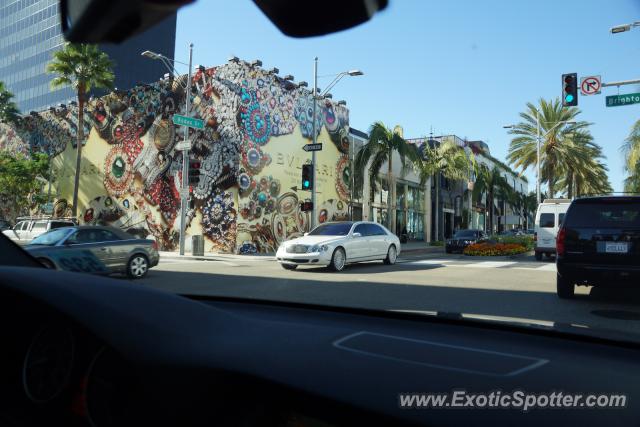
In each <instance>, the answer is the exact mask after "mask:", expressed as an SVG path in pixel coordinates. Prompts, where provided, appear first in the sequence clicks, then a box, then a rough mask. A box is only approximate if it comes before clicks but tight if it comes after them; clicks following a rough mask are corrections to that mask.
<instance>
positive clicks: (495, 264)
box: [462, 261, 517, 268]
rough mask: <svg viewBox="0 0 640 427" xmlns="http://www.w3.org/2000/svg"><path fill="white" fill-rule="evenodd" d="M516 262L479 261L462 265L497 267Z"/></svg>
mask: <svg viewBox="0 0 640 427" xmlns="http://www.w3.org/2000/svg"><path fill="white" fill-rule="evenodd" d="M514 264H517V262H516V261H480V262H476V263H473V264H464V265H462V267H472V268H497V267H506V266H508V265H514Z"/></svg>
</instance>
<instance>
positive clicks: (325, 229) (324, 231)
mask: <svg viewBox="0 0 640 427" xmlns="http://www.w3.org/2000/svg"><path fill="white" fill-rule="evenodd" d="M351 226H352V224H351V223H344V224H324V225H320V226H318V227H316V228H314V229H313V230H311V232H310V233H309V236H346V235H347V234H349V230H351Z"/></svg>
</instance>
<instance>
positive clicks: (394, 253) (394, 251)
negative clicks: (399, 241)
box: [384, 245, 398, 265]
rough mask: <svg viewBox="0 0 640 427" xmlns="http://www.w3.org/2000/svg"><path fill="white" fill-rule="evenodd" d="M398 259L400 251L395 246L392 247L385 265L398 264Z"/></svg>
mask: <svg viewBox="0 0 640 427" xmlns="http://www.w3.org/2000/svg"><path fill="white" fill-rule="evenodd" d="M396 259H398V250H397V249H396V247H395V246H394V245H391V246H389V250H388V251H387V257H386V258H385V259H384V263H385V264H389V265H393V264H395V263H396Z"/></svg>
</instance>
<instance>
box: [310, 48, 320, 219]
mask: <svg viewBox="0 0 640 427" xmlns="http://www.w3.org/2000/svg"><path fill="white" fill-rule="evenodd" d="M317 104H318V57H317V56H316V57H315V59H314V61H313V125H312V127H313V135H312V139H313V143H314V144H316V143H317V139H318V138H317V135H316V132H317V130H316V114H317V111H316V110H317ZM316 165H317V164H316V152H315V151H312V152H311V166H312V167H311V173H312V174H313V186H312V187H311V204H312V205H313V209H312V210H311V229H313V228H314V227H315V226H316V221H318V206H317V205H316V202H317V198H316V188H317V186H318V181H317V180H316V177H317V176H318V175H317V173H316Z"/></svg>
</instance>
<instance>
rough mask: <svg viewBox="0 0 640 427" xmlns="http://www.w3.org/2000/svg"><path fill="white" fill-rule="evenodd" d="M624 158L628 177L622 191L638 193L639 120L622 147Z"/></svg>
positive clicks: (639, 166) (639, 182) (639, 187)
mask: <svg viewBox="0 0 640 427" xmlns="http://www.w3.org/2000/svg"><path fill="white" fill-rule="evenodd" d="M622 152H623V153H624V156H625V165H624V169H625V171H626V172H627V174H628V175H629V176H628V177H627V178H626V179H625V181H624V191H630V192H640V120H638V121H637V122H635V124H634V125H633V127H632V128H631V133H629V136H628V137H627V139H626V140H625V142H624V144H623V145H622Z"/></svg>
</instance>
